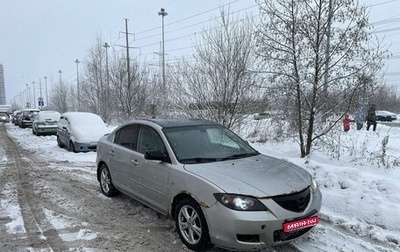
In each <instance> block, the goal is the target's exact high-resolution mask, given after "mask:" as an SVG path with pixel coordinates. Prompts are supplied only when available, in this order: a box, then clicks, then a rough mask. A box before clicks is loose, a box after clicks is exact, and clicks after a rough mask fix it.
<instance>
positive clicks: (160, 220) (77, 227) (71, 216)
mask: <svg viewBox="0 0 400 252" xmlns="http://www.w3.org/2000/svg"><path fill="white" fill-rule="evenodd" d="M0 153H3V154H5V157H6V158H4V157H3V162H1V165H0V195H1V205H0V207H1V208H0V251H87V250H91V251H188V250H187V249H186V248H185V247H184V246H183V245H182V243H181V242H180V240H179V238H178V236H177V234H176V233H175V231H174V226H173V222H172V221H171V220H168V219H165V218H164V217H163V216H158V215H157V214H156V213H155V212H154V211H152V210H150V209H147V208H146V207H144V206H143V205H141V204H139V203H138V202H135V201H132V200H130V199H128V198H127V197H125V196H121V197H118V198H113V199H109V198H106V197H104V196H103V195H102V194H101V193H100V189H99V186H98V184H97V183H95V181H94V180H93V176H95V171H94V167H93V169H83V168H84V167H79V164H73V163H69V162H62V163H60V162H58V163H57V162H55V163H52V162H48V161H41V160H40V159H39V158H38V157H36V156H35V155H34V153H30V152H28V151H27V150H24V149H22V148H21V147H20V146H18V145H17V144H16V143H15V142H14V141H13V140H12V139H11V138H9V136H8V135H7V133H6V131H5V127H4V125H0ZM86 168H87V167H86ZM86 178H87V179H86ZM5 201H7V202H5ZM10 204H12V205H14V206H15V213H16V214H18V211H19V212H20V215H21V216H22V221H23V224H22V225H19V226H18V225H17V226H16V227H14V228H13V232H12V233H10V231H9V230H7V228H6V227H7V224H10V223H11V224H12V221H11V219H10V218H9V217H7V216H6V213H5V212H4V206H5V205H10ZM14 222H18V220H14ZM8 226H10V225H8Z"/></svg>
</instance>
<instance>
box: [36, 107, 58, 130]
mask: <svg viewBox="0 0 400 252" xmlns="http://www.w3.org/2000/svg"><path fill="white" fill-rule="evenodd" d="M60 117H61V114H60V113H59V112H57V111H51V110H46V111H40V112H39V113H38V114H37V115H36V116H35V119H34V120H33V123H32V133H33V134H34V135H38V136H39V135H56V134H57V123H58V121H59V120H60Z"/></svg>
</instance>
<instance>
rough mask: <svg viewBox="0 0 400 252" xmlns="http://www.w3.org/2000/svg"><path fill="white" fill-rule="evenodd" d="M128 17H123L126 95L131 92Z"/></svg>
mask: <svg viewBox="0 0 400 252" xmlns="http://www.w3.org/2000/svg"><path fill="white" fill-rule="evenodd" d="M128 35H129V34H128V19H127V18H125V38H126V66H127V73H128V96H129V97H130V92H131V71H130V66H129V61H130V59H129V40H128Z"/></svg>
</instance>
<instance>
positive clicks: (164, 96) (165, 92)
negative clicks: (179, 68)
mask: <svg viewBox="0 0 400 252" xmlns="http://www.w3.org/2000/svg"><path fill="white" fill-rule="evenodd" d="M158 15H159V16H161V27H162V83H163V106H164V109H166V104H167V89H166V84H165V48H164V17H165V16H166V15H168V13H167V12H166V11H165V9H164V8H161V10H160V11H159V12H158Z"/></svg>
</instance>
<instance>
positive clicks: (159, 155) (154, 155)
mask: <svg viewBox="0 0 400 252" xmlns="http://www.w3.org/2000/svg"><path fill="white" fill-rule="evenodd" d="M144 158H145V159H148V160H158V161H162V162H171V159H170V158H169V157H168V156H167V155H165V153H164V152H162V151H160V150H148V151H146V152H145V154H144Z"/></svg>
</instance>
